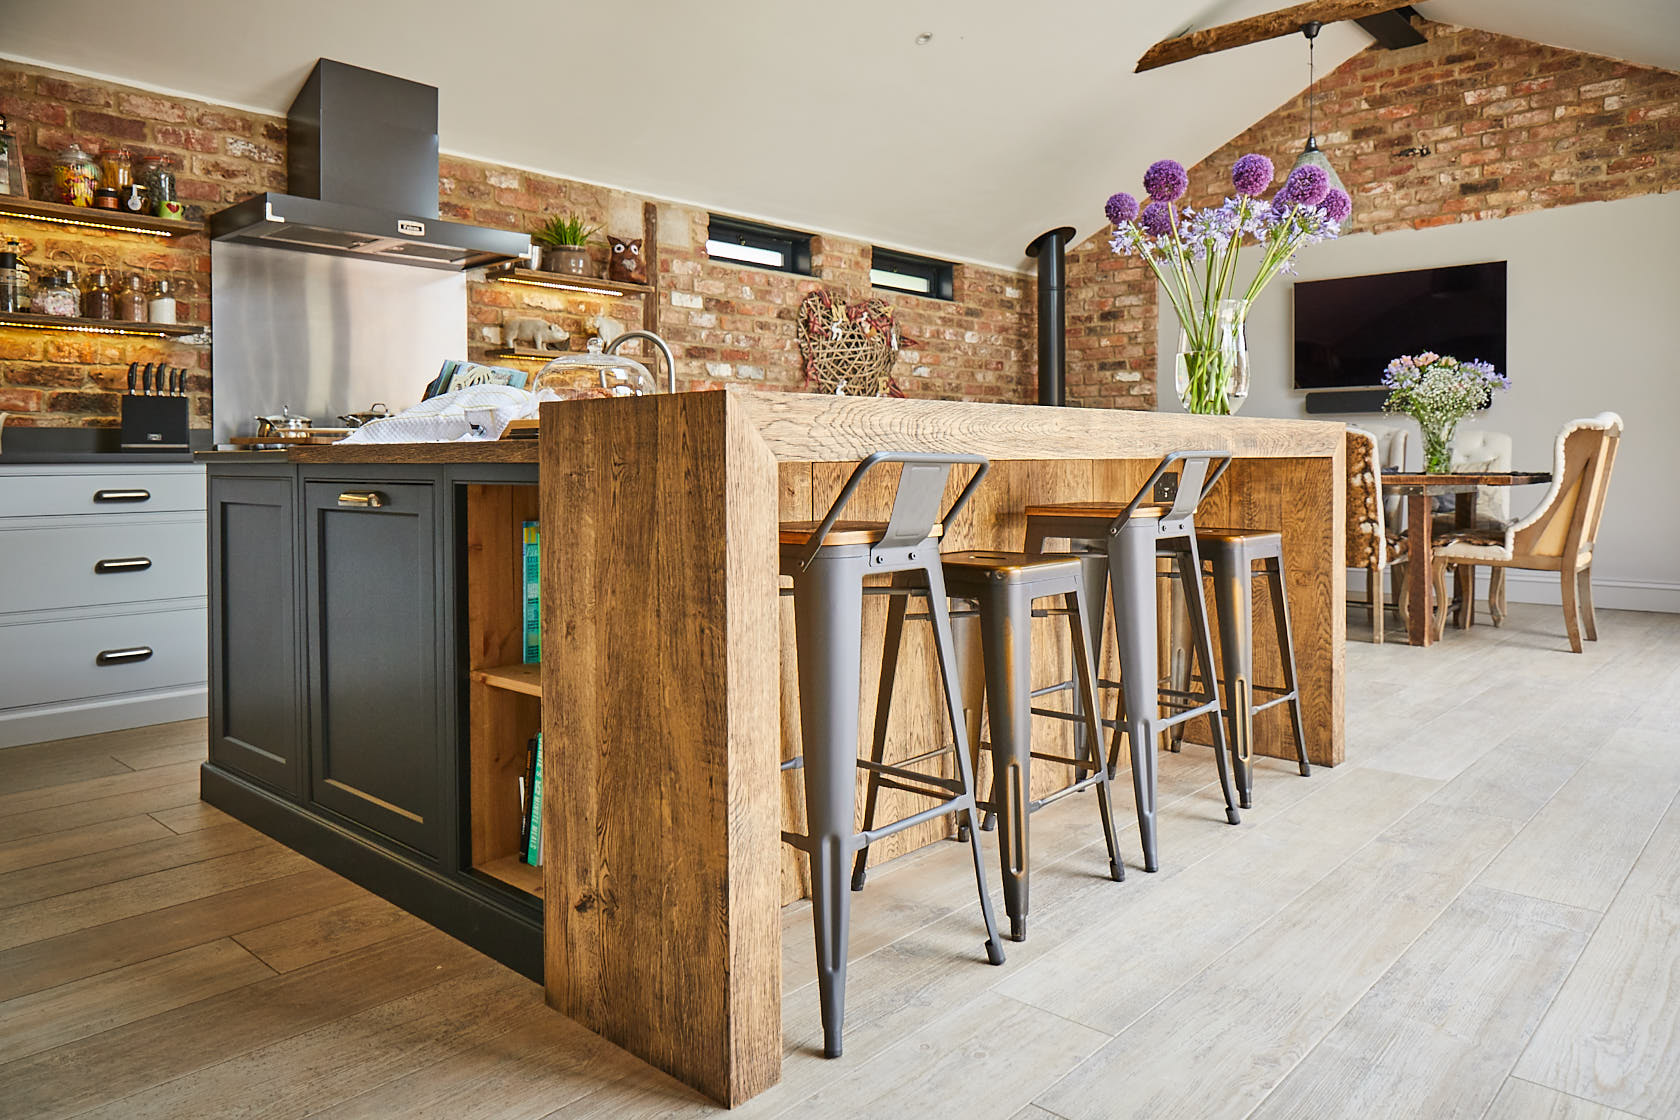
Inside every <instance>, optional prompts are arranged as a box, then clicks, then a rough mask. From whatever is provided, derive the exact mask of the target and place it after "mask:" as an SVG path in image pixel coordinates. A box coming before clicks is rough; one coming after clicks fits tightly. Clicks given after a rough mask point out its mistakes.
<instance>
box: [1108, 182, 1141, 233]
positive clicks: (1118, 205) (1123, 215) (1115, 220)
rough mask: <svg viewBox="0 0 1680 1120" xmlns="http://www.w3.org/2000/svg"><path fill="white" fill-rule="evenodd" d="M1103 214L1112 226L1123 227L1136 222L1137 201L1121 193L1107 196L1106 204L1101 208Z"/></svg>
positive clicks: (1123, 192)
mask: <svg viewBox="0 0 1680 1120" xmlns="http://www.w3.org/2000/svg"><path fill="white" fill-rule="evenodd" d="M1103 213H1104V214H1106V215H1108V220H1109V222H1110V223H1111V224H1113V225H1117V226H1118V225H1124V224H1125V223H1127V222H1132V221H1136V220H1137V216H1138V200H1137V199H1135V198H1133V197H1132V196H1131V195H1129V194H1127V193H1126V192H1125V191H1121V192H1120V193H1119V194H1113V195H1109V196H1108V202H1107V203H1106V204H1105V205H1104V206H1103Z"/></svg>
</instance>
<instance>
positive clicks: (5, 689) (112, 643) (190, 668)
mask: <svg viewBox="0 0 1680 1120" xmlns="http://www.w3.org/2000/svg"><path fill="white" fill-rule="evenodd" d="M205 625H206V623H205V614H204V606H203V604H202V602H201V603H200V604H199V605H198V606H197V607H194V608H192V609H190V610H155V611H150V610H144V609H134V608H125V609H124V610H122V611H120V612H113V613H110V614H100V615H95V616H92V617H88V618H60V619H54V620H53V621H50V622H23V623H15V622H14V623H10V624H7V623H6V622H4V621H0V664H4V665H6V666H7V667H8V670H7V672H5V673H0V708H11V707H22V706H24V705H34V704H49V703H54V702H58V701H65V700H77V699H81V698H84V697H90V696H104V695H108V694H110V693H117V692H143V691H145V690H148V689H159V688H171V687H175V686H179V685H181V684H183V683H187V682H194V681H197V682H202V681H203V680H204V641H205Z"/></svg>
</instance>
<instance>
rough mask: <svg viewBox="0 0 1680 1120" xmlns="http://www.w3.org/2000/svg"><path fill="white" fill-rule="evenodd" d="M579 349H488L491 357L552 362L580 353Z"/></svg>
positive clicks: (516, 347) (506, 347) (521, 347)
mask: <svg viewBox="0 0 1680 1120" xmlns="http://www.w3.org/2000/svg"><path fill="white" fill-rule="evenodd" d="M581 353H583V351H581V350H534V349H532V348H531V347H529V346H504V347H502V348H501V349H500V350H492V351H490V356H491V357H492V358H524V359H527V360H529V361H533V362H552V361H553V360H554V359H555V358H561V357H564V356H565V355H567V354H581Z"/></svg>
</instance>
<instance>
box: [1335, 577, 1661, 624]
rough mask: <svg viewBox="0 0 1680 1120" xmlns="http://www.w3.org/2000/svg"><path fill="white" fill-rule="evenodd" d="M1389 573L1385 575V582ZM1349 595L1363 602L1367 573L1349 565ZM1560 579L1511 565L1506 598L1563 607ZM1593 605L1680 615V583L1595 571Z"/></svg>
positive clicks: (1479, 584)
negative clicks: (1602, 573)
mask: <svg viewBox="0 0 1680 1120" xmlns="http://www.w3.org/2000/svg"><path fill="white" fill-rule="evenodd" d="M1389 578H1390V577H1389V576H1386V575H1385V576H1384V577H1383V579H1384V581H1385V583H1386V581H1387V580H1388V579H1389ZM1487 579H1488V569H1487V568H1485V567H1481V568H1477V569H1476V595H1477V596H1478V597H1479V598H1482V599H1486V598H1487ZM1347 586H1348V598H1349V599H1359V600H1361V601H1363V599H1364V597H1365V572H1364V570H1363V569H1360V568H1349V569H1348V575H1347ZM1560 588H1561V582H1560V579H1559V577H1558V574H1557V573H1556V572H1530V571H1525V570H1523V569H1521V568H1511V569H1510V570H1509V571H1507V573H1506V576H1505V597H1506V598H1507V599H1508V600H1510V601H1511V602H1514V603H1549V604H1551V605H1552V606H1562V605H1563V596H1562V592H1561V590H1560ZM1592 588H1593V606H1595V607H1602V608H1603V609H1605V610H1614V611H1664V612H1666V613H1668V614H1680V583H1668V582H1659V581H1657V580H1644V579H1613V578H1608V579H1607V578H1605V577H1604V576H1600V575H1597V574H1594V576H1593V581H1592Z"/></svg>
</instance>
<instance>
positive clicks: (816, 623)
mask: <svg viewBox="0 0 1680 1120" xmlns="http://www.w3.org/2000/svg"><path fill="white" fill-rule="evenodd" d="M886 463H898V464H902V467H901V469H900V473H899V480H898V490H897V493H896V494H895V495H894V498H893V505H892V512H891V514H890V516H889V517H888V519H887V521H885V522H884V523H883V522H857V521H842V520H841V517H840V515H841V513H842V511H843V510H844V509H845V507H846V505H847V503H848V502H850V501H851V499H852V496H853V495H854V494H855V493H856V492H857V489H858V485H859V484H860V483H861V482H862V481H863V478H864V476H865V475H867V474H868V473H869V472H870V471H871V470H872V469H874V468H875V467H877V466H880V465H882V464H886ZM959 464H972V465H973V466H974V467H975V468H976V470H975V472H974V475H973V476H972V477H971V478H970V479H969V481H968V484H967V486H965V487H964V489H963V491H962V492H961V493H960V494H959V495H958V496H957V499H956V501H955V502H953V503H952V504H951V506H950V508H949V509H947V510H945V512H944V513H943V514H942V513H941V512H940V509H939V505H940V499H941V497H942V495H943V494H944V490H945V482H946V479H947V478H948V477H949V475H950V473H951V469H952V467H954V466H957V465H959ZM986 470H987V463H986V460H985V459H983V458H981V457H980V456H978V455H932V454H914V453H907V452H906V453H900V452H879V453H877V454H874V455H871V456H869V458H867V459H865V460H864V461H863V462H862V463H861V464H859V465H858V467H857V469H856V470H854V471H853V472H852V475H851V477H850V478H849V479H847V480H846V485H845V487H844V488H842V490H841V491H840V496H839V497H838V498H836V499H835V502H834V505H833V506H832V507H830V508H829V511H828V514H827V516H826V517H824V518H823V520H822V521H821V522H818V523H816V524H814V525H813V524H812V523H810V522H791V523H787V524H784V525H782V526H781V527H780V540H781V570H782V574H783V575H784V576H790V577H792V579H793V590H792V595H793V608H794V620H795V626H796V629H797V649H798V657H799V714H800V722H801V728H800V730H801V736H802V749H803V754H802V755H801V756H800V757H799V758H796V759H792V760H790V761H789V762H786V763H784V764H783V769H793V768H803V770H804V776H805V807H806V827H807V831H806V834H805V835H800V834H798V833H793V832H783V833H782V839H783V841H785V842H786V843H788V844H791V845H792V846H794V847H796V848H799V849H800V850H801V851H804V852H805V853H806V854H807V855H809V856H810V859H811V909H812V923H811V924H812V927H813V929H814V931H815V937H816V952H817V988H818V994H819V998H820V1000H821V1003H822V1024H823V1052H824V1054H825V1055H826V1056H827V1057H830V1058H837V1057H839V1056H840V1052H841V1034H842V1027H843V1024H844V1020H845V1000H846V945H847V940H848V935H849V929H850V919H851V892H850V891H848V890H847V889H846V887H847V882H846V867H847V865H848V863H850V861H851V857H852V855H853V853H855V852H857V851H858V850H859V849H860V848H863V847H865V846H866V845H868V844H869V843H871V842H872V841H875V840H880V839H882V838H884V837H887V836H891V835H892V834H894V833H896V832H900V831H903V830H904V829H906V828H910V827H911V826H913V825H916V824H920V823H922V822H923V821H926V820H930V819H932V818H934V817H939V816H944V815H947V814H951V813H957V814H960V815H961V816H962V819H963V820H964V821H965V822H966V823H967V824H968V826H969V833H970V836H971V844H970V846H971V848H972V849H973V855H974V876H975V880H976V882H977V883H978V884H979V890H980V910H981V914H982V916H983V917H984V919H985V926H986V946H985V947H986V956H987V959H988V960H990V961H991V963H993V964H1002V963H1003V944H1002V941H1001V939H1000V938H999V937H998V933H997V923H996V920H995V919H994V917H993V914H992V903H991V898H990V896H989V895H988V894H987V892H986V876H985V867H984V864H983V862H982V859H981V853H980V844H979V838H978V832H979V828H978V825H979V816H978V812H977V810H976V801H975V796H974V775H973V771H972V763H971V758H970V752H969V747H968V739H967V734H966V727H965V722H964V719H963V710H962V697H961V695H960V683H959V680H958V676H957V672H956V661H955V648H954V643H953V641H952V637H951V620H950V615H949V610H948V607H947V604H946V595H945V580H944V569H943V567H942V565H941V563H940V558H939V545H938V541H939V538H940V536H941V535H942V534H943V531H944V526H945V525H946V524H948V523H949V522H950V520H951V519H952V518H953V517H955V516H956V514H957V513H958V511H960V510H961V509H962V507H963V506H964V505H965V504H966V503H967V502H968V499H969V498H970V497H971V496H972V495H973V493H974V490H975V487H976V486H978V485H979V483H980V480H981V479H982V478H984V477H985V474H986ZM885 573H891V574H893V575H894V579H895V583H897V584H898V586H895V587H894V588H891V589H882V590H887V591H889V592H891V593H894V594H896V595H897V596H899V597H902V596H904V595H908V594H910V593H912V592H918V591H919V593H921V594H924V595H925V596H926V597H927V601H928V613H929V614H930V616H931V617H932V621H933V627H934V631H933V632H934V643H935V646H936V648H937V649H938V653H939V669H940V676H941V677H942V678H943V680H944V684H945V701H946V708H947V713H948V715H949V717H950V720H951V726H952V738H953V745H952V746H951V747H950V748H941V750H939V751H935V752H932V754H933V755H940V754H946V753H949V754H952V755H954V756H955V758H954V761H955V771H956V775H957V777H956V778H955V779H950V778H945V777H943V776H942V775H938V774H925V773H921V772H918V771H916V770H914V769H912V768H911V767H912V765H913V764H915V763H916V762H920V761H924V760H925V758H926V757H930V756H924V757H923V758H918V759H910V760H906V761H905V762H903V763H899V764H895V765H888V764H886V763H883V762H880V761H879V760H870V761H865V760H862V759H860V758H859V757H858V705H859V699H860V697H859V678H860V676H861V673H862V657H863V654H862V632H863V596H864V586H863V580H864V577H865V576H868V575H879V574H885ZM859 768H862V769H865V770H867V771H869V772H870V774H871V775H872V776H884V777H888V778H891V779H892V780H893V781H894V782H895V783H899V788H903V789H909V790H911V791H912V792H915V793H918V794H921V795H923V796H925V797H929V798H931V799H933V800H934V801H935V802H936V804H934V805H933V806H932V807H930V808H927V809H924V810H922V811H920V812H917V813H913V814H911V815H910V816H908V817H906V818H904V819H903V820H900V821H895V822H894V823H892V824H889V825H885V826H883V827H880V828H875V827H873V826H872V827H870V828H869V829H867V830H866V831H864V832H858V831H857V818H856V813H857V781H856V773H857V770H858V769H859Z"/></svg>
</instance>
